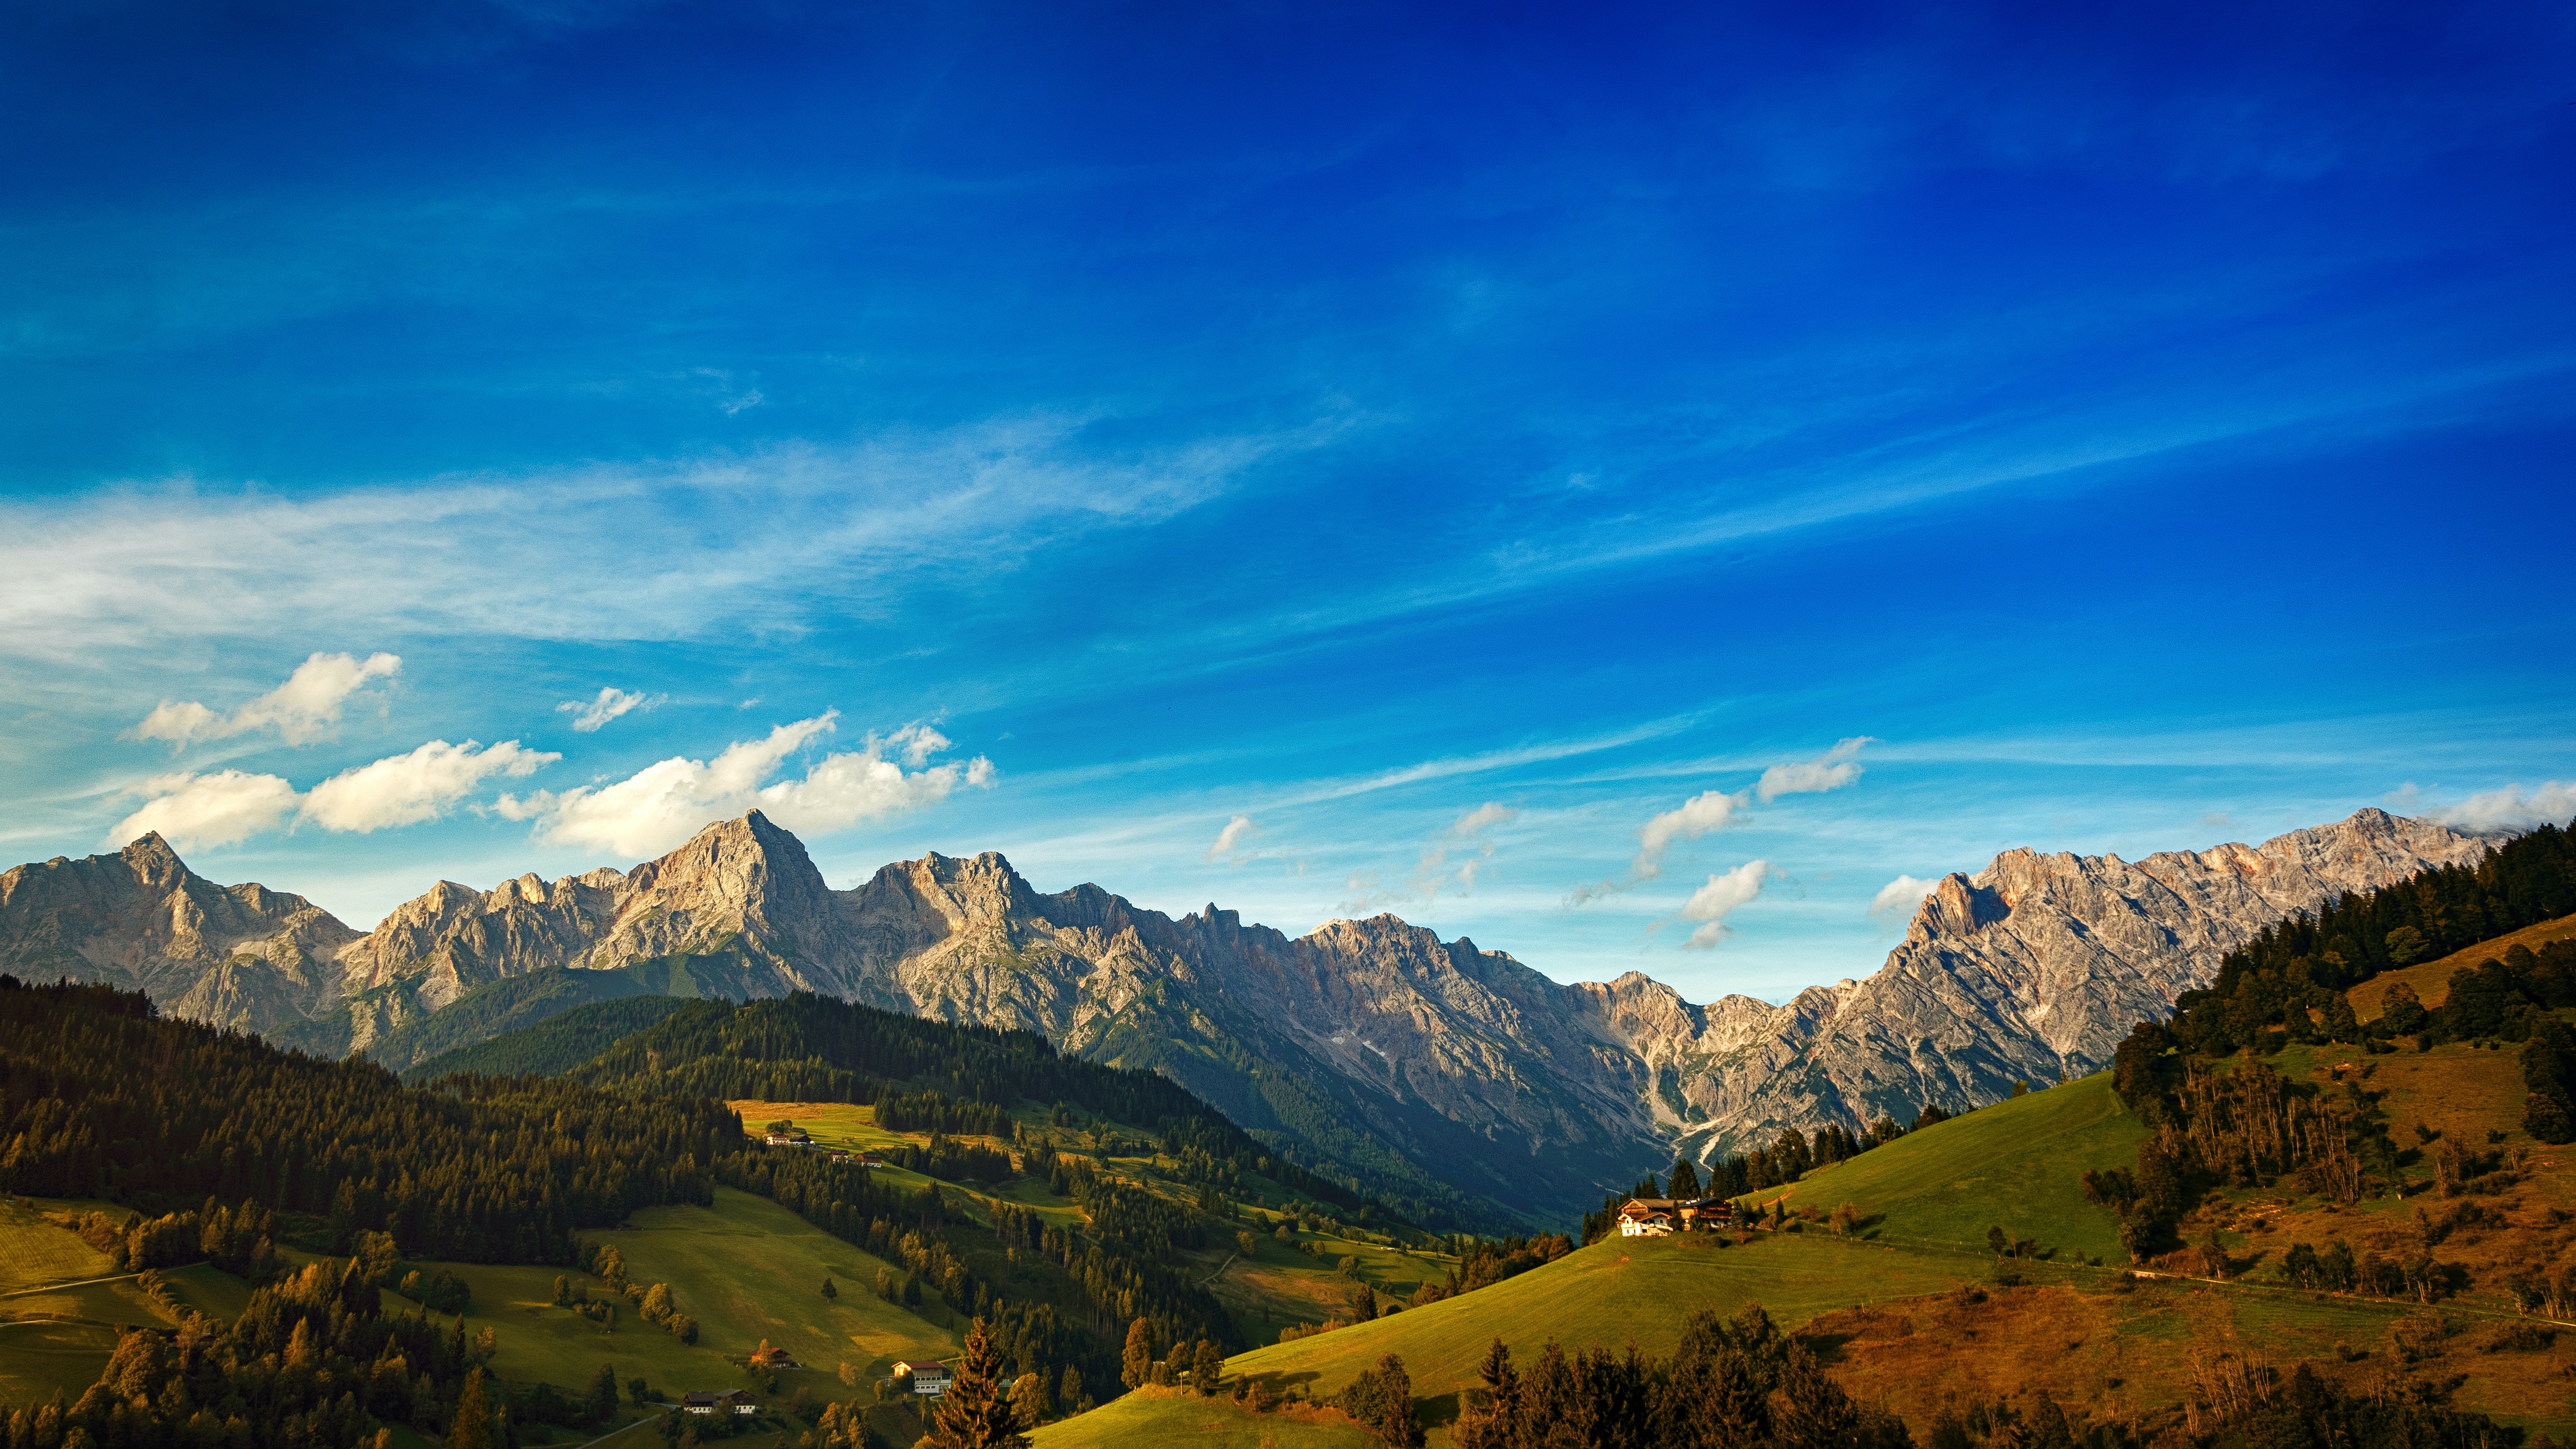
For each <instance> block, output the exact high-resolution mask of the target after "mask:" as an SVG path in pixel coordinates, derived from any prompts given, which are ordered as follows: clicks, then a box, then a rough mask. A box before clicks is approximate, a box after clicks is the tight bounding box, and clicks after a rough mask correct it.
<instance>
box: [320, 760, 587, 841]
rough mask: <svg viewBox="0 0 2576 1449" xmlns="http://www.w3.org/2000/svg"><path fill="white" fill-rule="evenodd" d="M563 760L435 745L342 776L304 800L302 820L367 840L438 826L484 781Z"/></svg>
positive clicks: (517, 775) (526, 772) (520, 774)
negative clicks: (394, 830) (379, 833)
mask: <svg viewBox="0 0 2576 1449" xmlns="http://www.w3.org/2000/svg"><path fill="white" fill-rule="evenodd" d="M562 758H563V756H561V755H558V754H555V753H553V752H551V751H548V750H531V749H526V748H523V747H522V746H521V745H520V744H519V742H518V741H517V740H503V741H502V742H501V743H499V744H497V745H494V746H492V747H491V748H490V749H485V748H483V747H482V746H480V745H478V744H476V743H475V742H474V741H472V740H467V741H466V742H465V743H463V744H461V745H451V744H449V743H448V742H447V741H445V740H431V741H430V742H429V743H427V744H425V745H422V746H421V747H420V748H418V749H416V750H413V751H412V752H411V753H409V754H407V755H388V756H386V757H385V758H383V759H381V760H378V761H376V762H375V763H374V764H371V765H361V766H359V767H358V768H356V769H354V770H343V771H341V772H340V773H339V774H337V775H334V776H332V777H331V778H330V779H328V780H325V781H323V782H322V783H321V784H319V785H316V786H314V787H313V789H312V791H311V792H310V793H308V794H307V795H306V796H305V797H304V818H305V819H307V820H310V821H312V822H313V823H314V824H316V825H319V826H321V827H322V828H323V829H325V830H335V831H341V832H344V833H346V832H354V833H357V834H362V835H363V834H366V833H368V832H371V831H376V830H383V829H387V828H389V827H391V826H396V825H418V824H419V823H421V822H422V821H424V820H435V819H437V818H438V817H439V816H440V815H443V814H445V813H446V811H447V808H448V807H449V806H451V805H454V804H455V803H456V802H458V801H459V800H462V799H464V798H465V797H466V796H468V795H471V794H473V793H474V792H475V791H476V790H478V789H480V788H482V785H483V782H484V781H485V780H489V779H494V778H503V779H517V778H522V777H524V776H527V775H531V774H534V773H536V771H537V769H538V768H539V767H541V766H544V765H551V764H553V763H554V762H555V761H557V760H560V759H562Z"/></svg>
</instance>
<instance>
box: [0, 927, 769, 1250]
mask: <svg viewBox="0 0 2576 1449" xmlns="http://www.w3.org/2000/svg"><path fill="white" fill-rule="evenodd" d="M741 1142H742V1125H741V1121H740V1119H739V1118H737V1117H736V1116H735V1115H734V1114H733V1113H732V1112H730V1111H728V1110H726V1109H725V1107H724V1106H723V1105H722V1104H721V1103H719V1102H713V1101H708V1100H705V1099H703V1098H690V1097H676V1096H666V1095H654V1094H647V1095H646V1096H645V1097H644V1099H643V1100H642V1101H640V1102H639V1101H638V1100H636V1098H635V1096H634V1095H632V1094H626V1093H610V1092H606V1091H603V1090H601V1089H599V1088H597V1087H592V1086H587V1085H583V1084H580V1083H575V1082H568V1081H560V1080H557V1081H543V1080H536V1079H515V1080H488V1079H473V1078H461V1079H458V1080H456V1081H455V1082H453V1083H451V1084H450V1089H449V1090H446V1091H439V1092H431V1091H423V1090H420V1089H418V1088H412V1087H405V1086H403V1085H402V1084H401V1083H400V1082H398V1081H397V1080H395V1078H394V1075H393V1073H391V1072H388V1071H386V1070H385V1069H384V1068H383V1067H380V1066H377V1065H375V1064H374V1063H372V1062H367V1061H364V1060H360V1059H349V1060H343V1061H319V1060H316V1059H314V1058H311V1057H308V1056H304V1055H302V1054H300V1053H289V1052H281V1051H278V1050H277V1049H276V1048H274V1047H272V1046H269V1045H268V1044H267V1043H265V1042H263V1041H261V1040H260V1039H259V1038H258V1037H255V1036H245V1035H242V1034H240V1033H237V1032H232V1031H227V1030H221V1029H218V1028H215V1027H211V1026H206V1025H203V1024H201V1023H198V1022H192V1021H180V1020H170V1019H166V1018H161V1017H158V1016H156V1015H155V1013H154V1009H153V1006H152V1003H151V1001H150V999H149V998H147V997H145V996H144V995H142V994H141V993H139V992H128V991H120V990H117V989H115V988H114V987H108V986H90V985H75V984H58V985H50V986H35V985H29V984H26V983H24V982H21V981H19V980H18V979H17V978H15V977H13V976H0V1144H6V1145H5V1147H0V1189H5V1190H7V1191H10V1192H21V1193H28V1194H31V1195H35V1196H40V1197H70V1198H106V1199H109V1200H112V1201H117V1202H120V1203H123V1204H126V1205H129V1206H131V1207H132V1208H134V1209H136V1210H138V1211H142V1212H145V1213H162V1212H169V1211H177V1210H185V1209H195V1208H198V1207H200V1206H201V1205H203V1204H205V1203H206V1202H207V1200H208V1199H210V1198H211V1199H219V1200H222V1201H224V1202H227V1203H232V1202H241V1201H245V1200H248V1201H254V1202H257V1203H259V1204H261V1205H263V1206H264V1207H266V1208H268V1209H272V1210H277V1211H283V1212H287V1213H307V1214H312V1215H314V1216H316V1217H321V1218H324V1219H326V1220H327V1222H328V1224H329V1228H328V1229H327V1231H329V1232H330V1233H331V1234H332V1235H333V1236H334V1237H335V1239H339V1238H346V1237H347V1236H348V1235H349V1234H350V1233H352V1232H354V1231H357V1230H367V1231H375V1230H379V1229H383V1230H389V1231H391V1232H392V1233H393V1235H394V1237H395V1238H396V1240H397V1241H398V1243H399V1244H400V1247H401V1249H402V1251H403V1253H404V1254H405V1255H406V1256H410V1257H420V1258H443V1259H457V1260H463V1261H466V1262H478V1263H492V1262H501V1263H528V1262H535V1263H570V1262H572V1261H573V1256H574V1253H575V1251H576V1249H575V1239H576V1236H577V1234H578V1233H579V1231H580V1230H581V1229H584V1228H591V1227H608V1226H613V1225H615V1224H616V1223H618V1222H620V1221H622V1220H624V1218H625V1217H626V1216H627V1214H629V1213H631V1212H633V1211H634V1210H635V1209H637V1208H641V1207H648V1206H652V1205H656V1204H664V1203H698V1204H703V1203H705V1202H708V1201H709V1200H710V1195H711V1189H712V1179H711V1176H710V1172H711V1169H712V1166H713V1164H714V1162H715V1159H716V1157H717V1156H718V1155H719V1154H720V1153H726V1152H732V1151H736V1150H738V1149H739V1147H740V1145H741ZM334 1246H340V1244H337V1243H335V1244H334Z"/></svg>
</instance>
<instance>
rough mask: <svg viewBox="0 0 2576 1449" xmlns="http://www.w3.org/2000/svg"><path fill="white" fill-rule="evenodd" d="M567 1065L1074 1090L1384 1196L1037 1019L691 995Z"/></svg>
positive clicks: (1332, 1196) (591, 1073) (587, 1073)
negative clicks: (1045, 1032)
mask: <svg viewBox="0 0 2576 1449" xmlns="http://www.w3.org/2000/svg"><path fill="white" fill-rule="evenodd" d="M568 1078H569V1080H571V1081H575V1082H579V1083H583V1084H586V1085H591V1086H596V1087H599V1088H602V1089H607V1090H614V1091H622V1092H633V1093H637V1094H641V1095H646V1096H652V1095H657V1094H664V1093H686V1094H689V1095H693V1096H699V1097H710V1098H714V1099H715V1100H717V1101H740V1100H744V1099H754V1100H759V1101H764V1102H855V1103H875V1102H879V1101H882V1100H884V1099H887V1098H896V1097H907V1098H909V1097H913V1096H915V1095H916V1094H918V1093H920V1092H923V1091H925V1090H926V1091H930V1092H936V1093H939V1094H942V1095H944V1096H949V1097H955V1098H960V1099H963V1100H964V1101H966V1102H977V1103H985V1104H989V1105H992V1106H997V1107H1005V1108H1007V1107H1011V1106H1014V1105H1017V1104H1019V1103H1022V1102H1029V1103H1035V1104H1038V1105H1041V1106H1045V1105H1054V1104H1061V1105H1063V1106H1066V1107H1070V1108H1078V1109H1080V1110H1082V1111H1084V1112H1086V1113H1089V1114H1091V1115H1092V1116H1095V1117H1102V1118H1107V1119H1109V1120H1112V1121H1115V1122H1121V1123H1126V1124H1128V1125H1131V1126H1134V1127H1138V1128H1142V1129H1145V1130H1148V1131H1152V1132H1155V1133H1157V1134H1158V1135H1160V1136H1162V1137H1164V1138H1165V1139H1167V1140H1170V1141H1174V1142H1176V1143H1186V1144H1187V1145H1188V1146H1189V1147H1190V1148H1192V1149H1193V1150H1195V1151H1196V1152H1198V1153H1201V1154H1204V1155H1205V1156H1207V1157H1209V1158H1212V1159H1217V1160H1223V1161H1228V1162H1231V1163H1233V1164H1234V1165H1235V1166H1236V1167H1237V1168H1238V1169H1239V1170H1241V1171H1244V1172H1258V1173H1261V1174H1263V1175H1264V1176H1267V1177H1270V1178H1272V1179H1274V1180H1276V1181H1278V1182H1279V1183H1280V1184H1281V1185H1282V1186H1285V1187H1288V1188H1291V1189H1293V1190H1295V1191H1297V1192H1301V1193H1304V1194H1306V1195H1308V1196H1310V1197H1313V1198H1316V1199H1318V1200H1320V1201H1323V1202H1328V1203H1331V1204H1333V1205H1335V1206H1336V1207H1343V1208H1353V1209H1359V1208H1368V1209H1370V1210H1372V1212H1374V1211H1377V1210H1378V1207H1377V1205H1376V1204H1374V1203H1372V1202H1371V1201H1370V1200H1369V1199H1368V1198H1366V1197H1364V1196H1363V1195H1362V1194H1361V1193H1359V1192H1358V1191H1356V1190H1354V1188H1353V1187H1352V1186H1351V1185H1350V1184H1348V1183H1344V1182H1336V1181H1333V1180H1331V1179H1329V1178H1326V1177H1324V1176H1322V1175H1321V1174H1319V1173H1316V1172H1312V1171H1309V1170H1308V1169H1306V1168H1304V1167H1302V1166H1300V1165H1298V1164H1296V1163H1293V1162H1289V1161H1286V1160H1284V1159H1282V1158H1279V1157H1277V1156H1276V1155H1274V1154H1273V1153H1271V1152H1270V1150H1269V1149H1267V1148H1265V1147H1263V1146H1262V1145H1261V1144H1260V1143H1258V1142H1256V1141H1254V1140H1253V1139H1252V1138H1251V1137H1250V1136H1249V1135H1248V1134H1246V1133H1245V1132H1244V1131H1243V1130H1242V1129H1241V1128H1239V1127H1237V1126H1235V1125H1234V1123H1233V1122H1231V1121H1229V1120H1228V1119H1227V1118H1226V1116H1225V1114H1224V1113H1222V1112H1219V1111H1218V1110H1217V1109H1216V1108H1214V1107H1211V1106H1209V1105H1208V1104H1207V1103H1206V1102H1203V1101H1201V1100H1200V1099H1199V1098H1198V1097H1196V1096H1194V1095H1192V1094H1191V1092H1190V1090H1189V1089H1188V1088H1186V1087H1183V1086H1181V1085H1180V1084H1179V1083H1177V1082H1174V1081H1172V1080H1171V1079H1170V1078H1168V1077H1164V1076H1162V1075H1160V1074H1158V1073H1155V1072H1149V1071H1140V1070H1136V1069H1133V1068H1125V1067H1111V1066H1103V1065H1101V1064H1100V1063H1098V1062H1087V1061H1083V1060H1081V1059H1080V1058H1076V1057H1066V1056H1062V1055H1059V1054H1058V1053H1057V1052H1056V1049H1055V1048H1054V1047H1053V1046H1052V1045H1050V1044H1049V1043H1048V1042H1047V1039H1046V1038H1044V1037H1042V1036H1039V1035H1037V1034H1036V1033H1035V1032H1026V1031H1013V1030H1007V1029H1003V1028H997V1027H989V1026H972V1025H961V1024H958V1023H954V1022H945V1021H936V1020H932V1019H929V1018H926V1017H917V1016H905V1015H901V1014H898V1013H895V1012H891V1011H880V1010H878V1009H876V1008H875V1007H871V1006H861V1005H857V1004H855V1003H852V1002H843V1001H831V1000H826V999H824V998H822V997H819V996H814V995H811V994H808V993H803V992H800V993H798V994H796V995H793V996H788V997H783V998H779V999H775V1000H769V1001H754V1002H748V1003H745V1004H741V1005H736V1004H734V1003H731V1002H725V1001H693V1002H689V1003H687V1004H686V1005H684V1006H682V1007H680V1008H679V1009H678V1010H677V1011H675V1012H673V1013H672V1014H671V1015H670V1016H669V1018H668V1019H666V1020H664V1021H662V1022H661V1023H660V1024H658V1025H655V1026H652V1027H649V1028H647V1029H645V1030H643V1031H639V1032H636V1033H635V1034H633V1035H632V1036H628V1037H625V1038H623V1039H621V1040H619V1041H618V1042H617V1043H616V1044H615V1045H613V1046H611V1047H609V1048H608V1049H607V1050H605V1051H603V1052H601V1053H599V1054H598V1055H597V1056H595V1057H593V1058H591V1059H590V1060H589V1061H587V1062H585V1063H583V1064H582V1065H580V1066H578V1067H575V1068H573V1069H572V1070H571V1071H570V1072H569V1073H568ZM913 1105H914V1107H915V1109H916V1110H928V1109H927V1108H923V1107H921V1106H920V1104H919V1103H918V1102H915V1103H914V1104H913Z"/></svg>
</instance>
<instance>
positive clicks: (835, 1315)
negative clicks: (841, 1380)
mask: <svg viewBox="0 0 2576 1449" xmlns="http://www.w3.org/2000/svg"><path fill="white" fill-rule="evenodd" d="M635 1224H636V1229H637V1230H636V1231H634V1232H613V1233H603V1234H599V1235H598V1236H599V1238H600V1240H601V1241H602V1242H604V1243H610V1244H614V1245H615V1246H616V1248H617V1250H618V1251H619V1252H620V1253H622V1254H623V1255H624V1256H625V1258H626V1272H627V1276H628V1278H629V1279H630V1280H633V1281H637V1282H644V1283H669V1284H670V1285H671V1292H672V1294H673V1295H674V1297H676V1298H677V1299H678V1301H679V1304H680V1311H681V1312H683V1313H687V1314H690V1315H692V1316H694V1317H695V1318H696V1319H697V1320H698V1324H699V1340H698V1341H699V1344H700V1346H701V1347H702V1348H704V1349H708V1350H712V1351H714V1352H716V1353H719V1354H723V1355H726V1356H729V1357H740V1356H743V1355H747V1354H749V1353H750V1352H751V1351H752V1350H753V1349H754V1348H757V1347H758V1346H759V1344H760V1340H761V1339H763V1338H767V1339H768V1340H769V1341H770V1342H771V1343H772V1344H774V1345H776V1346H778V1347H780V1348H784V1349H786V1350H787V1351H788V1352H790V1353H792V1354H794V1355H795V1356H796V1358H797V1361H798V1362H800V1363H804V1364H806V1365H808V1366H810V1367H811V1368H812V1369H813V1370H815V1371H817V1372H819V1373H821V1374H822V1375H824V1376H825V1377H827V1378H829V1377H831V1376H832V1375H833V1373H834V1370H835V1369H836V1368H837V1367H838V1366H839V1364H840V1363H841V1362H843V1361H844V1360H847V1361H848V1362H849V1363H851V1364H853V1365H854V1366H856V1367H858V1368H859V1369H861V1370H862V1371H864V1372H867V1373H869V1374H871V1375H874V1374H877V1373H881V1372H883V1371H884V1370H885V1368H886V1366H888V1365H891V1364H892V1363H893V1362H894V1361H895V1360H897V1359H900V1358H917V1357H921V1356H924V1355H928V1356H930V1357H934V1358H946V1357H948V1356H949V1355H950V1354H952V1353H954V1352H956V1350H957V1348H958V1345H959V1340H958V1338H957V1336H956V1335H955V1334H952V1333H950V1332H949V1331H948V1330H947V1329H945V1328H941V1327H939V1326H938V1325H936V1324H933V1323H931V1322H929V1321H928V1320H926V1319H923V1318H922V1317H921V1316H919V1315H918V1314H915V1313H913V1312H912V1311H911V1310H909V1309H907V1308H904V1307H901V1306H900V1305H897V1304H893V1303H888V1302H886V1301H884V1300H883V1299H880V1298H878V1297H877V1296H876V1292H875V1290H876V1277H877V1269H878V1268H880V1267H888V1266H894V1265H889V1264H885V1263H882V1262H880V1261H879V1260H878V1259H876V1258H873V1257H870V1256H869V1255H868V1254H866V1253H865V1252H862V1251H861V1250H859V1249H858V1248H855V1247H852V1246H851V1245H850V1244H848V1243H845V1242H842V1241H841V1240H840V1239H838V1238H835V1237H833V1236H832V1235H831V1234H829V1233H826V1232H824V1231H823V1230H821V1229H820V1228H817V1227H814V1226H813V1225H811V1224H809V1223H807V1222H806V1221H805V1220H804V1219H802V1218H800V1217H798V1216H796V1215H795V1214H794V1213H791V1212H789V1211H788V1210H787V1209H785V1208H783V1207H780V1206H779V1205H778V1204H776V1203H774V1202H771V1201H770V1200H769V1199H767V1198H764V1197H755V1196H753V1195H751V1194H750V1193H745V1192H736V1191H734V1190H733V1189H731V1188H724V1187H720V1188H717V1189H716V1192H715V1206H713V1207H711V1208H696V1207H664V1208H648V1209H646V1210H645V1211H642V1212H639V1213H637V1214H636V1215H635ZM896 1271H897V1272H898V1273H899V1272H900V1271H901V1269H900V1268H899V1267H898V1268H897V1269H896ZM826 1273H829V1274H830V1275H831V1277H832V1279H833V1281H834V1283H835V1284H836V1285H837V1286H838V1287H839V1289H840V1296H839V1297H838V1298H836V1299H826V1298H825V1297H823V1294H822V1287H823V1277H824V1275H825V1274H826ZM547 1282H548V1283H549V1284H551V1283H552V1282H553V1279H552V1278H551V1277H549V1278H548V1280H547ZM596 1291H597V1290H596V1289H594V1290H593V1292H594V1293H595V1292H596ZM637 1326H638V1327H639V1328H640V1327H641V1326H642V1325H641V1323H640V1321H639V1323H638V1325H637ZM619 1331H620V1333H621V1335H622V1334H623V1333H624V1331H625V1329H624V1326H623V1325H622V1324H621V1325H620V1330H619ZM837 1383H838V1381H837V1379H835V1380H834V1385H835V1387H837ZM817 1392H818V1393H819V1392H821V1389H820V1388H819V1387H818V1388H817Z"/></svg>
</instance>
